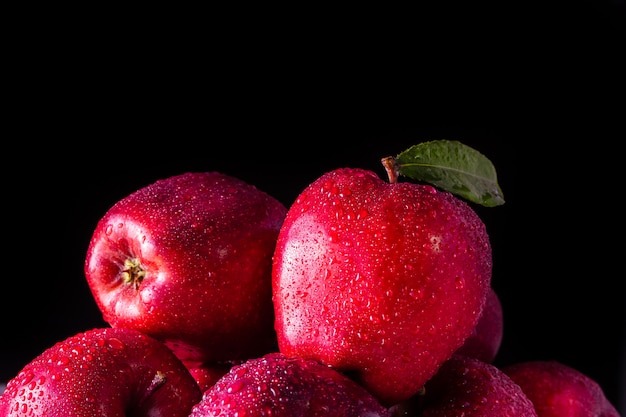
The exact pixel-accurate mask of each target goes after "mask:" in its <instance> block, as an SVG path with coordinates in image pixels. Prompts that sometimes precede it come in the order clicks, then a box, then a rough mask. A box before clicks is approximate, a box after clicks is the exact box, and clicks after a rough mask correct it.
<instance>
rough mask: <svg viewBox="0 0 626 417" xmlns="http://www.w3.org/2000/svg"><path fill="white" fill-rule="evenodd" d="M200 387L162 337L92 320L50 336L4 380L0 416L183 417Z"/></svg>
mask: <svg viewBox="0 0 626 417" xmlns="http://www.w3.org/2000/svg"><path fill="white" fill-rule="evenodd" d="M201 397H202V393H201V391H200V389H199V387H198V385H197V384H196V382H195V380H194V379H193V377H192V376H191V375H190V374H189V371H188V370H187V368H186V367H185V366H184V365H183V363H182V362H180V360H179V359H178V358H177V357H176V356H175V355H174V354H173V353H172V351H170V350H169V349H168V348H167V347H166V346H165V345H164V344H163V343H161V342H159V341H158V340H156V339H154V338H151V337H149V336H147V335H145V334H143V333H141V332H139V331H136V330H132V329H125V328H95V329H91V330H88V331H85V332H82V333H79V334H76V335H74V336H71V337H68V338H67V339H65V340H63V341H61V342H57V343H56V344H55V345H53V346H51V347H50V348H48V349H46V350H45V351H44V352H42V353H41V354H40V355H39V356H37V357H36V358H34V359H33V360H32V361H31V362H29V363H28V364H26V366H24V368H23V369H22V370H21V371H20V372H19V373H18V374H17V375H16V376H15V377H14V378H13V379H11V380H9V382H8V383H7V386H6V390H5V391H4V392H3V393H2V394H1V395H0V417H12V416H28V417H68V416H72V417H97V416H101V417H124V416H130V415H132V416H138V417H139V416H146V417H147V416H157V415H158V416H162V417H187V416H188V415H189V413H190V412H191V409H192V406H193V405H195V404H196V403H198V402H199V401H200V399H201Z"/></svg>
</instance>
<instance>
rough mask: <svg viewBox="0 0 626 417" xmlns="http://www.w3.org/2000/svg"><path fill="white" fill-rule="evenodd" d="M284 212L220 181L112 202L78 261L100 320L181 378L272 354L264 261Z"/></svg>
mask: <svg viewBox="0 0 626 417" xmlns="http://www.w3.org/2000/svg"><path fill="white" fill-rule="evenodd" d="M286 211H287V209H286V208H285V206H284V205H283V204H282V203H281V202H279V201H278V200H277V199H275V198H274V197H272V196H270V195H268V194H267V193H265V192H263V191H261V190H259V189H258V188H256V187H255V186H253V185H252V184H249V183H246V182H244V181H242V180H240V179H238V178H234V177H232V176H229V175H226V174H223V173H219V172H192V173H185V174H181V175H176V176H172V177H169V178H165V179H161V180H158V181H156V182H154V183H152V184H150V185H147V186H145V187H143V188H141V189H139V190H137V191H136V192H134V193H132V194H130V195H128V196H127V197H125V198H123V199H121V200H120V201H118V202H117V203H115V204H114V205H113V206H112V207H111V208H110V209H109V210H108V211H107V212H106V213H105V214H104V216H103V217H102V218H101V219H100V221H99V222H98V224H97V226H96V228H95V230H94V233H93V236H92V238H91V241H90V242H89V247H88V251H87V256H86V259H85V275H86V278H87V282H88V285H89V287H90V289H91V291H92V293H93V296H94V298H95V301H96V303H97V305H98V307H99V309H100V310H101V311H102V314H103V318H104V320H105V321H106V322H107V323H109V324H110V325H111V326H113V327H126V328H131V329H136V330H140V331H142V332H144V333H146V334H149V335H151V336H153V337H155V338H157V339H159V340H161V341H163V342H164V343H166V344H167V346H169V347H170V348H171V349H172V350H173V351H174V353H175V354H176V355H177V356H178V357H179V358H180V359H181V360H183V361H184V362H185V364H186V365H188V366H189V367H190V368H193V367H196V366H201V365H202V364H203V363H205V362H211V363H212V362H217V361H228V360H234V359H245V358H248V357H255V356H258V355H260V354H263V353H265V352H266V351H271V350H275V346H276V336H275V333H274V329H273V324H274V322H273V306H272V300H271V265H272V262H271V260H272V254H273V251H274V247H275V242H276V238H277V236H278V231H279V228H280V226H281V224H282V222H283V219H284V216H285V214H286ZM132 263H135V264H139V265H140V266H139V267H138V268H137V269H136V270H135V271H134V272H133V268H132ZM138 271H139V272H141V274H143V276H142V277H138ZM129 277H131V279H129V280H125V278H129Z"/></svg>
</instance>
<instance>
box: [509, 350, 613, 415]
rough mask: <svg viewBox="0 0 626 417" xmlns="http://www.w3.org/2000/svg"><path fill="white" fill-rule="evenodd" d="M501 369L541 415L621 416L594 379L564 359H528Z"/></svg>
mask: <svg viewBox="0 0 626 417" xmlns="http://www.w3.org/2000/svg"><path fill="white" fill-rule="evenodd" d="M502 371H503V372H504V373H506V374H507V375H508V376H509V377H510V378H511V379H512V380H513V381H515V382H516V383H517V384H518V385H519V386H520V387H522V390H523V391H524V393H526V396H528V398H530V400H531V401H532V402H533V404H534V405H535V409H536V410H537V415H538V416H539V417H591V416H593V417H620V415H619V413H618V412H617V409H616V408H615V407H614V406H613V404H611V403H610V402H609V400H608V399H607V398H606V396H605V395H604V391H603V390H602V388H601V387H600V385H598V383H597V382H596V381H595V380H593V379H591V378H590V377H589V376H587V375H585V374H583V373H582V372H580V371H579V370H577V369H574V368H572V367H570V366H568V365H565V364H564V363H562V362H558V361H554V360H535V361H525V362H519V363H514V364H510V365H507V366H505V367H503V368H502Z"/></svg>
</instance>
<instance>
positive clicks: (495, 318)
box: [456, 288, 504, 363]
mask: <svg viewBox="0 0 626 417" xmlns="http://www.w3.org/2000/svg"><path fill="white" fill-rule="evenodd" d="M503 335H504V317H503V311H502V303H501V302H500V298H499V297H498V295H497V294H496V292H495V290H494V289H493V288H490V289H489V293H488V294H487V300H485V306H484V307H483V312H482V313H481V315H480V318H479V319H478V323H476V327H474V330H473V331H472V333H471V334H470V335H469V337H468V338H467V339H465V342H463V346H461V347H460V348H459V349H457V351H456V353H459V354H463V355H466V356H471V357H474V358H477V359H480V360H481V361H483V362H489V363H493V361H494V359H495V358H496V355H497V354H498V351H499V350H500V345H501V344H502V337H503Z"/></svg>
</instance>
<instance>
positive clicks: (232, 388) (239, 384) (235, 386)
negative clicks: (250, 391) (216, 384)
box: [226, 379, 244, 394]
mask: <svg viewBox="0 0 626 417" xmlns="http://www.w3.org/2000/svg"><path fill="white" fill-rule="evenodd" d="M243 386H244V383H243V381H242V380H241V379H237V380H235V381H234V382H233V383H232V384H230V385H229V386H228V388H226V392H228V393H229V394H233V393H235V392H239V391H241V389H242V388H243Z"/></svg>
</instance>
